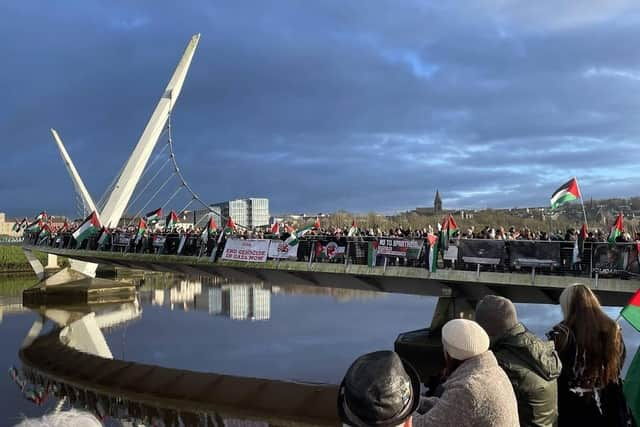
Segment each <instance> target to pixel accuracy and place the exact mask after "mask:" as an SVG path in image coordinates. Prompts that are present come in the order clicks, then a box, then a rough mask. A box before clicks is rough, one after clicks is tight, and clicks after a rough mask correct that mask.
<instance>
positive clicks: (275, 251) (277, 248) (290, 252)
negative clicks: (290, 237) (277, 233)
mask: <svg viewBox="0 0 640 427" xmlns="http://www.w3.org/2000/svg"><path fill="white" fill-rule="evenodd" d="M270 242H271V243H269V258H276V259H290V258H292V259H298V245H297V244H295V245H293V246H289V244H288V243H285V242H284V241H282V240H271V241H270Z"/></svg>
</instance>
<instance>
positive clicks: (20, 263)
mask: <svg viewBox="0 0 640 427" xmlns="http://www.w3.org/2000/svg"><path fill="white" fill-rule="evenodd" d="M34 254H35V255H36V256H37V257H38V259H39V260H40V262H41V263H42V264H43V265H46V264H47V254H44V253H42V252H34ZM30 271H32V270H31V266H30V265H29V261H27V258H26V257H25V256H24V253H23V252H22V248H21V247H20V246H0V273H19V272H25V273H28V272H30Z"/></svg>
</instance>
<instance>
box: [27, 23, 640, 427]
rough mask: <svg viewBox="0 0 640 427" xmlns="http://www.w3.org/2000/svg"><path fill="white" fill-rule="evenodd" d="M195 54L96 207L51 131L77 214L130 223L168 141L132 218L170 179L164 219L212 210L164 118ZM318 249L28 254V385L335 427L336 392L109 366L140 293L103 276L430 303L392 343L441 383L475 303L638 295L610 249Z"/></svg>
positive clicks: (91, 399)
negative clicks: (111, 338) (445, 338)
mask: <svg viewBox="0 0 640 427" xmlns="http://www.w3.org/2000/svg"><path fill="white" fill-rule="evenodd" d="M198 41H199V35H196V36H194V37H193V38H192V40H191V41H190V43H189V45H188V47H187V49H186V50H185V53H184V55H183V57H182V59H181V60H180V62H179V63H178V66H177V67H176V70H175V72H174V74H173V76H172V78H171V80H170V81H169V84H168V85H167V87H166V89H165V91H164V92H163V94H162V97H161V99H160V101H159V102H158V104H157V106H156V109H155V110H154V112H153V114H152V116H151V118H150V120H149V122H148V123H147V126H146V127H145V129H144V131H143V134H142V136H141V137H140V140H139V141H138V144H137V145H136V147H135V149H134V150H133V152H132V154H131V156H130V158H129V159H128V160H127V162H126V163H125V165H124V166H123V168H122V170H121V172H120V173H119V174H118V176H116V179H115V180H114V182H113V184H112V185H111V186H110V188H109V189H108V190H107V191H106V192H105V195H104V196H103V198H102V199H101V200H100V201H98V203H95V202H94V200H93V198H92V197H91V195H90V194H89V193H88V191H87V189H86V186H85V185H84V183H83V181H82V179H81V177H80V175H79V173H78V171H77V170H76V168H75V166H74V165H73V162H72V161H71V158H70V156H69V154H68V153H67V151H66V149H65V148H64V145H63V143H62V140H61V138H60V136H59V135H58V134H57V132H55V131H53V130H52V133H53V136H54V139H55V141H56V144H57V145H58V148H59V150H60V154H61V156H62V158H63V160H64V163H65V166H66V167H67V169H68V171H69V174H70V176H71V179H72V182H73V185H74V189H75V191H76V194H77V195H78V198H79V199H80V200H81V202H82V207H83V211H84V214H87V213H91V212H94V213H95V214H96V215H99V217H100V220H101V221H102V223H103V224H105V225H106V226H107V227H110V226H111V225H113V224H118V223H119V222H120V220H121V218H122V216H123V214H124V213H125V212H127V211H130V210H132V209H134V208H133V207H132V204H133V203H135V201H136V200H138V199H139V198H140V196H141V195H144V194H145V190H147V188H149V186H150V183H147V184H145V185H144V186H143V188H142V189H141V191H140V193H139V194H137V195H136V196H135V197H132V196H133V195H134V190H136V188H137V186H138V184H139V182H140V180H141V178H142V177H143V175H145V174H146V173H147V172H149V171H151V172H149V174H150V175H153V177H154V178H155V176H157V173H155V174H154V172H153V169H152V168H151V165H152V164H153V162H151V164H149V163H148V161H149V159H150V157H151V155H152V153H153V151H154V147H155V146H156V143H157V141H158V139H159V138H160V136H161V134H162V133H163V132H165V131H166V132H167V133H168V144H167V145H165V148H163V150H164V149H166V148H167V147H168V151H169V156H168V160H167V161H166V162H165V163H167V164H169V165H172V172H171V175H170V177H169V179H167V180H166V181H165V182H164V183H163V184H162V185H161V186H158V188H157V189H153V188H152V187H151V190H150V193H151V197H150V198H149V200H148V201H147V202H146V203H144V204H143V205H142V208H140V209H134V210H137V211H142V210H144V208H145V207H146V206H147V205H148V204H149V203H152V201H153V200H154V199H155V198H156V196H157V195H158V194H159V193H161V191H162V190H163V188H164V187H165V186H166V184H167V183H168V182H169V181H170V179H177V181H178V182H177V188H176V189H175V191H171V192H170V193H169V197H168V198H167V200H166V201H165V202H163V203H159V205H162V206H166V205H167V204H169V203H170V202H171V201H172V200H175V197H176V195H178V194H180V193H181V192H184V191H186V194H187V198H188V201H187V206H188V204H190V203H193V202H194V201H195V202H198V203H201V204H202V205H203V207H204V208H207V207H208V205H207V204H206V203H204V202H202V200H200V198H199V197H198V196H197V194H195V192H193V190H192V189H191V187H190V186H189V185H188V184H187V182H186V180H185V179H184V177H183V175H182V172H181V171H180V168H179V167H178V165H177V163H176V160H175V154H174V152H173V144H172V137H171V124H170V117H171V111H172V109H173V107H174V105H175V102H176V101H177V99H178V96H179V95H180V91H181V88H182V85H183V82H184V79H185V78H186V75H187V71H188V68H189V66H190V64H191V60H192V57H193V54H194V52H195V49H196V47H197V44H198ZM150 181H151V182H152V181H153V179H150ZM133 216H134V217H135V216H137V215H133ZM230 242H234V239H228V240H226V242H225V243H224V246H221V247H220V249H221V250H224V247H226V246H227V245H229V244H230ZM315 243H317V242H312V244H309V245H306V246H305V244H304V242H301V245H300V248H299V250H298V254H297V256H296V258H295V259H280V258H278V259H267V258H268V257H264V259H261V261H263V262H247V261H238V260H229V259H225V257H224V256H222V257H220V259H216V257H215V256H214V257H209V256H187V255H178V254H177V253H176V254H173V253H165V251H164V250H157V251H153V253H137V252H132V251H128V250H120V251H118V250H87V249H72V248H71V246H69V245H62V246H61V245H55V244H54V245H37V244H33V243H29V242H27V243H25V244H24V246H23V250H24V252H25V255H26V256H27V259H28V260H29V262H30V263H31V265H32V267H33V268H34V271H35V272H36V274H37V275H38V277H40V278H41V279H42V281H41V282H40V283H39V284H38V285H36V286H34V287H33V288H29V289H27V290H26V291H25V292H24V294H23V302H24V304H25V305H26V306H29V307H33V308H35V309H37V310H39V312H40V314H41V317H40V318H39V319H38V320H36V322H34V325H33V326H32V328H31V330H30V331H29V333H28V334H27V337H26V338H25V341H24V343H23V346H22V348H21V350H20V359H21V361H22V363H23V368H24V371H25V374H26V375H27V376H28V377H29V378H30V379H31V380H32V381H33V382H38V383H40V384H42V385H43V386H44V387H46V388H47V389H48V390H51V391H52V393H53V394H55V395H57V396H59V397H61V398H63V397H64V398H68V399H71V400H75V401H78V400H79V401H81V402H82V403H83V404H85V407H86V406H96V407H97V406H102V407H103V409H104V410H106V411H109V410H110V409H111V408H117V407H118V405H117V404H116V405H112V403H113V402H116V403H117V402H122V401H123V399H124V400H127V401H129V402H133V403H135V404H134V405H133V406H134V407H135V408H144V409H140V411H143V412H144V411H146V412H147V413H154V414H155V416H159V417H160V418H165V419H166V418H167V417H166V416H165V415H166V412H163V411H176V410H177V411H182V412H183V413H185V414H191V416H193V417H195V418H194V419H193V420H194V422H193V423H188V424H200V425H219V424H224V419H225V418H238V417H239V418H242V419H252V420H261V421H262V422H266V423H272V424H278V425H295V424H302V425H336V424H337V423H338V419H337V414H336V410H335V402H336V395H337V387H336V386H335V385H332V384H314V383H309V382H293V381H276V380H264V379H260V378H246V377H238V376H231V375H220V374H215V373H205V372H194V371H189V370H181V369H172V368H167V367H162V366H156V365H148V364H142V363H136V362H128V361H125V360H117V359H114V357H113V355H112V354H111V351H110V350H109V347H108V346H107V345H106V341H105V338H104V336H103V335H102V329H103V328H106V327H111V328H113V327H117V325H118V324H119V323H123V324H125V323H126V322H130V321H133V320H135V319H136V318H138V317H139V315H140V309H139V306H137V305H136V303H135V301H136V293H135V287H134V286H133V285H132V284H131V283H126V282H122V281H114V280H110V279H106V278H96V270H97V267H98V265H110V266H117V267H126V268H132V269H142V270H150V271H167V272H177V273H186V274H193V273H196V274H199V275H201V274H207V275H214V276H216V277H223V278H226V279H229V280H237V281H242V282H245V283H251V282H255V281H260V282H267V283H275V284H303V285H309V286H315V287H330V288H343V289H356V290H369V291H376V292H388V293H401V294H410V295H430V296H437V297H438V298H439V299H438V303H437V305H436V309H435V313H434V315H433V319H432V322H431V327H430V328H428V329H425V330H424V331H423V332H424V333H423V334H422V335H420V334H418V335H411V334H401V335H400V336H399V338H398V341H397V342H396V348H397V349H399V350H402V351H405V354H407V355H412V356H416V355H417V356H418V357H419V359H420V360H421V361H422V363H423V364H422V365H421V366H418V369H419V371H420V373H421V375H422V377H423V380H426V378H427V377H428V376H429V375H433V374H435V373H436V372H438V370H439V364H438V362H437V360H436V359H437V358H436V355H438V356H439V357H440V358H441V355H442V350H441V348H440V347H439V339H438V338H437V333H438V328H439V326H441V325H442V324H443V323H444V322H445V321H446V320H447V319H449V318H452V317H461V316H462V317H466V316H470V315H471V314H472V311H473V306H474V303H475V302H476V301H477V300H479V299H480V298H481V297H482V296H484V295H487V294H499V295H503V296H506V297H508V298H510V299H512V300H513V301H515V302H531V303H541V304H555V303H556V302H557V299H558V296H559V294H560V292H561V291H562V289H563V288H564V287H566V286H567V285H569V284H571V283H574V282H576V281H580V282H583V283H586V284H588V285H589V286H590V287H591V288H592V289H593V290H594V291H595V292H596V294H597V295H598V297H599V298H600V300H601V301H602V303H603V304H605V305H611V306H620V305H623V304H624V303H625V302H626V301H627V300H628V297H629V296H630V295H631V294H632V293H633V292H635V291H636V289H637V288H638V285H639V282H638V281H637V273H638V271H637V269H636V267H633V265H634V256H635V258H636V259H637V257H638V254H637V250H636V251H635V252H634V247H633V246H632V245H620V246H616V247H615V248H607V246H606V245H597V244H594V245H591V246H590V247H589V252H588V253H589V256H588V258H585V259H583V260H581V261H580V262H578V263H576V262H570V263H568V262H567V259H568V257H567V254H568V251H567V249H570V248H569V247H568V245H571V243H568V242H566V243H564V244H563V243H561V242H525V243H517V242H501V243H496V244H493V243H491V244H487V242H480V243H474V242H473V241H467V242H465V241H463V240H460V241H458V242H457V244H456V245H454V247H456V248H457V251H454V252H456V253H455V254H454V253H452V252H450V251H447V257H446V259H445V262H446V264H442V265H441V268H440V269H438V270H437V271H429V270H428V269H427V268H425V267H424V266H422V265H421V263H420V262H419V261H418V262H404V261H399V262H396V261H398V260H404V259H406V258H407V257H403V256H397V255H393V256H381V257H377V256H376V259H375V262H372V261H371V260H370V259H367V256H366V255H364V254H365V252H366V249H365V247H370V246H369V245H370V242H364V241H357V240H353V241H347V242H346V248H345V250H344V253H345V256H343V257H342V258H338V259H336V260H330V261H329V262H320V261H321V260H319V259H315V252H314V251H315V249H312V248H314V247H315V246H316V245H315ZM320 243H322V242H320ZM378 243H380V242H378ZM231 244H233V243H231ZM271 244H272V243H271V242H269V241H267V242H262V243H259V245H262V246H263V247H264V246H265V245H267V246H269V245H271ZM276 244H278V243H276ZM280 244H281V242H280ZM487 245H489V246H487ZM498 246H500V247H498ZM74 247H75V245H74ZM88 247H89V248H92V245H88ZM540 248H543V249H544V250H540ZM33 251H41V252H45V253H47V254H49V255H50V260H51V262H50V264H52V265H55V257H56V256H63V257H67V258H68V259H69V263H70V267H68V268H66V269H63V270H61V271H59V272H57V273H55V274H53V275H48V274H47V271H45V268H44V267H43V266H42V264H40V262H39V261H38V259H37V258H36V257H35V256H34V254H33ZM214 253H215V252H214ZM198 255H200V253H199V254H198ZM418 259H419V256H418ZM635 263H636V264H637V261H635ZM399 264H403V265H399ZM636 266H637V265H636ZM425 320H426V316H425ZM46 321H51V322H54V324H55V325H56V327H55V328H54V329H53V331H51V332H49V333H46V334H41V333H42V331H43V330H44V329H43V324H44V323H45V322H46ZM398 332H399V333H400V332H402V331H398ZM416 337H417V338H418V339H417V340H416V339H415V338H416ZM412 340H413V341H412ZM431 356H433V357H431ZM101 402H102V404H101V405H99V403H101ZM203 417H204V418H203Z"/></svg>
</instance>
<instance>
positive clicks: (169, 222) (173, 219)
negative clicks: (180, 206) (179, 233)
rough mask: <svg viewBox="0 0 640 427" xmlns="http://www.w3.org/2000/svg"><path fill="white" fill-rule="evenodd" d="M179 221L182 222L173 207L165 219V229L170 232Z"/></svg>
mask: <svg viewBox="0 0 640 427" xmlns="http://www.w3.org/2000/svg"><path fill="white" fill-rule="evenodd" d="M178 222H180V221H179V219H178V215H177V214H176V212H175V211H174V210H173V209H172V210H171V212H169V215H167V218H166V219H165V220H164V228H165V230H166V231H167V232H170V231H171V230H172V229H173V228H174V227H175V226H176V224H178Z"/></svg>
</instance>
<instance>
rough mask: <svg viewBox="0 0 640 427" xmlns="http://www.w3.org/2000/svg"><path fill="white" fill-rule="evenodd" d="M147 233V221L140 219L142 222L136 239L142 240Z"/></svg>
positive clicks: (139, 223) (139, 224)
mask: <svg viewBox="0 0 640 427" xmlns="http://www.w3.org/2000/svg"><path fill="white" fill-rule="evenodd" d="M145 231H147V221H145V220H144V218H140V222H138V231H137V232H136V239H140V238H141V237H142V236H143V235H144V232H145Z"/></svg>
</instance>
